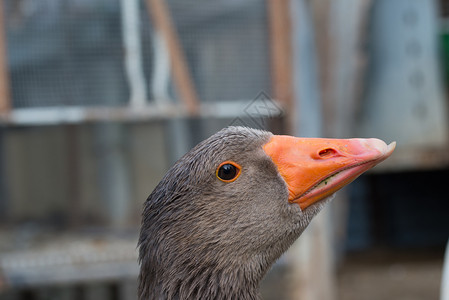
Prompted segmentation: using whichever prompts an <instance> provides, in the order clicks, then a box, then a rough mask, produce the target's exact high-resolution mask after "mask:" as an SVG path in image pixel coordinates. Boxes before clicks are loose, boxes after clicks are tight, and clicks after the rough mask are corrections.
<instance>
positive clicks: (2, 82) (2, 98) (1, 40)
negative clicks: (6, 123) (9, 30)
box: [0, 1, 11, 114]
mask: <svg viewBox="0 0 449 300" xmlns="http://www.w3.org/2000/svg"><path fill="white" fill-rule="evenodd" d="M3 2H4V1H0V114H4V113H8V112H9V111H10V109H11V96H10V95H11V94H10V90H9V72H8V59H7V55H6V33H5V18H4V11H3V9H4V8H3Z"/></svg>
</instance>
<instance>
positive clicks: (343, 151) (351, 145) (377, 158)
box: [263, 135, 396, 210]
mask: <svg viewBox="0 0 449 300" xmlns="http://www.w3.org/2000/svg"><path fill="white" fill-rule="evenodd" d="M395 146H396V143H395V142H393V143H391V144H390V145H388V146H387V144H385V143H384V142H383V141H381V140H378V139H346V140H344V139H321V138H296V137H292V136H284V135H274V136H273V137H272V138H271V139H270V140H269V141H268V143H266V144H265V145H264V146H263V149H264V151H265V152H266V153H267V154H268V155H269V156H270V157H271V159H272V160H273V162H274V163H275V165H276V166H277V168H278V171H279V173H280V174H281V175H282V177H283V178H284V180H285V182H286V184H287V187H288V192H289V197H288V201H289V202H290V203H298V204H299V206H300V207H301V209H303V210H304V209H305V208H307V207H308V206H310V205H312V204H313V203H315V202H317V201H320V200H322V199H324V198H327V197H329V196H330V195H332V194H333V193H335V192H336V191H338V190H339V189H341V188H342V187H344V186H345V185H347V184H349V183H350V182H352V181H353V180H354V179H356V178H357V177H358V176H360V175H361V174H362V173H363V172H365V171H367V170H369V169H371V168H372V167H374V166H375V165H377V164H378V163H380V162H381V161H383V160H385V159H386V158H388V157H389V156H390V155H391V153H393V151H394V148H395Z"/></svg>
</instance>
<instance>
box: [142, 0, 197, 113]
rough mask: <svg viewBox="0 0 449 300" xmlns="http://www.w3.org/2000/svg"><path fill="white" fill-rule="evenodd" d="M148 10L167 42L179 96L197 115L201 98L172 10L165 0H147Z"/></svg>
mask: <svg viewBox="0 0 449 300" xmlns="http://www.w3.org/2000/svg"><path fill="white" fill-rule="evenodd" d="M147 10H148V14H149V16H150V17H151V19H152V20H153V23H154V26H155V27H156V30H158V31H159V32H160V34H161V35H162V36H163V38H164V40H165V42H166V43H167V48H168V52H169V56H170V62H171V68H172V72H173V79H174V82H175V86H176V89H177V91H178V93H179V96H180V98H181V100H182V101H183V102H184V104H185V105H186V107H187V110H188V111H189V113H190V114H192V115H196V114H198V112H199V99H198V95H197V92H196V90H195V86H194V84H193V81H192V78H191V75H190V71H189V67H188V65H187V62H186V59H185V55H184V51H183V48H182V45H181V43H180V41H179V37H178V34H177V32H176V29H175V26H174V25H173V21H172V18H171V15H170V11H169V9H168V7H167V5H166V3H165V1H164V0H147Z"/></svg>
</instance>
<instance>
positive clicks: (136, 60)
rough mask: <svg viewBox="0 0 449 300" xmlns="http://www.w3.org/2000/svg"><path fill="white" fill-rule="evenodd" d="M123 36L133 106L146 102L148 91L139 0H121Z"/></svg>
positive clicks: (142, 104) (139, 105)
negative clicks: (143, 62) (143, 60)
mask: <svg viewBox="0 0 449 300" xmlns="http://www.w3.org/2000/svg"><path fill="white" fill-rule="evenodd" d="M120 3H121V7H122V9H121V10H120V11H121V13H122V37H123V46H124V48H125V68H126V77H127V79H128V84H129V89H130V94H131V95H130V105H131V107H141V106H144V105H145V104H146V100H147V92H146V86H145V75H144V72H143V68H142V65H143V64H142V50H141V49H142V41H141V38H140V30H139V25H140V13H139V0H121V1H120Z"/></svg>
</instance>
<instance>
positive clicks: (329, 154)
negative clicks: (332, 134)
mask: <svg viewBox="0 0 449 300" xmlns="http://www.w3.org/2000/svg"><path fill="white" fill-rule="evenodd" d="M335 154H337V151H336V150H335V149H332V148H326V149H323V150H321V151H320V152H318V155H319V156H320V157H321V158H328V157H332V156H335Z"/></svg>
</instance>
